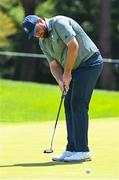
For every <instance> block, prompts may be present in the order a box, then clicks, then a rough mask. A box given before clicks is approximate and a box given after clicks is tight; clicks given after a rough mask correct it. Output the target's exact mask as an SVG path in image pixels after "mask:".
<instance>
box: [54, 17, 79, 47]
mask: <svg viewBox="0 0 119 180" xmlns="http://www.w3.org/2000/svg"><path fill="white" fill-rule="evenodd" d="M55 29H56V31H57V33H58V35H59V36H60V38H61V39H62V41H63V42H64V43H65V44H68V43H69V42H70V41H71V39H73V37H74V36H76V33H75V31H74V30H73V28H72V26H71V25H70V23H69V21H66V20H64V19H60V20H57V21H56V22H55Z"/></svg>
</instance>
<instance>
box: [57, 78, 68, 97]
mask: <svg viewBox="0 0 119 180" xmlns="http://www.w3.org/2000/svg"><path fill="white" fill-rule="evenodd" d="M58 85H59V87H60V89H61V91H62V93H63V94H64V95H66V94H67V92H68V90H66V88H65V87H64V83H63V81H59V82H58Z"/></svg>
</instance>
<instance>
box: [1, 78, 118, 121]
mask: <svg viewBox="0 0 119 180" xmlns="http://www.w3.org/2000/svg"><path fill="white" fill-rule="evenodd" d="M60 96H61V92H60V90H59V88H58V86H53V85H44V84H37V83H26V82H17V81H10V80H0V122H31V121H34V122H36V121H42V120H44V121H47V120H54V119H55V117H56V114H57V110H58V107H59V102H60ZM118 107H119V93H118V92H112V91H101V90H95V91H94V94H93V98H92V101H91V104H90V112H89V114H90V118H102V117H119V110H118V109H119V108H118ZM60 119H64V108H62V111H61V114H60Z"/></svg>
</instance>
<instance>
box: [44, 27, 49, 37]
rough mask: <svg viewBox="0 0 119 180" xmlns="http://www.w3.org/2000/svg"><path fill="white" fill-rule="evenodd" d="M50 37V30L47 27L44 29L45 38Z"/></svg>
mask: <svg viewBox="0 0 119 180" xmlns="http://www.w3.org/2000/svg"><path fill="white" fill-rule="evenodd" d="M48 36H49V32H48V28H47V27H44V34H43V37H44V38H47V37H48Z"/></svg>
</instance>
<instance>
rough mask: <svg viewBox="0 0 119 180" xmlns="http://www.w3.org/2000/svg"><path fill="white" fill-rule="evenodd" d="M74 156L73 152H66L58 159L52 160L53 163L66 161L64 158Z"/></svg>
mask: <svg viewBox="0 0 119 180" xmlns="http://www.w3.org/2000/svg"><path fill="white" fill-rule="evenodd" d="M72 155H73V152H71V151H64V152H63V153H62V154H60V155H58V156H56V157H53V158H52V160H53V161H64V158H66V157H70V156H72Z"/></svg>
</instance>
